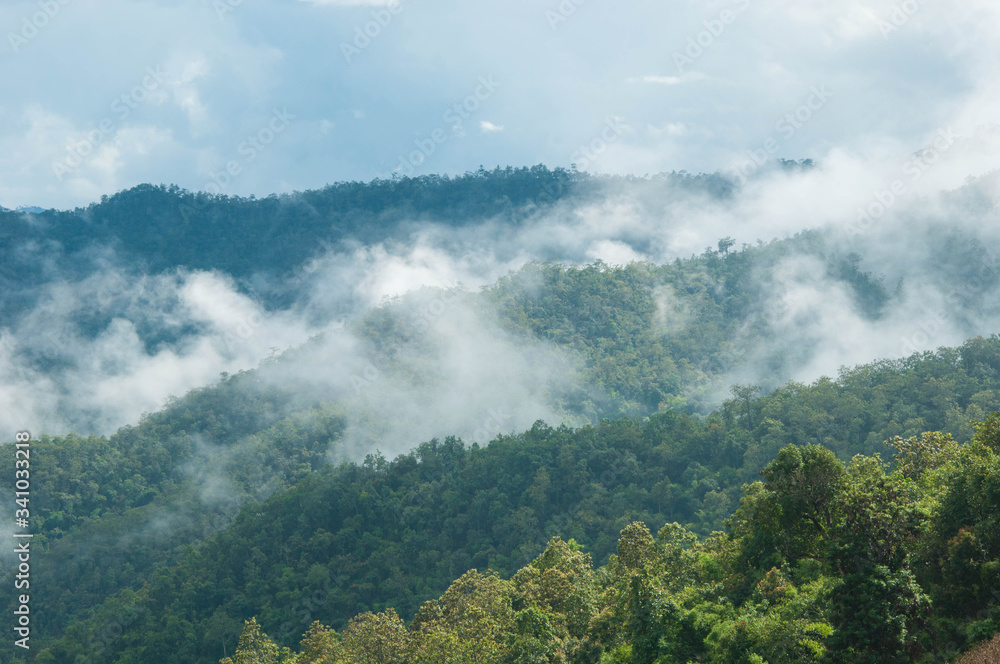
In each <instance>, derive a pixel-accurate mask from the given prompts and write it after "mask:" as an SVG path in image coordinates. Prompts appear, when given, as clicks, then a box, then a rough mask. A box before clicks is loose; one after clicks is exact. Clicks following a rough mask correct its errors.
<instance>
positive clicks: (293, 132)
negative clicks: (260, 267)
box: [0, 0, 1000, 207]
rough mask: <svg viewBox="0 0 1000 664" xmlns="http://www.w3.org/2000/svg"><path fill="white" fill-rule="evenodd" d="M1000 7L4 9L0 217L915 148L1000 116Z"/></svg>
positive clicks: (215, 2)
mask: <svg viewBox="0 0 1000 664" xmlns="http://www.w3.org/2000/svg"><path fill="white" fill-rule="evenodd" d="M994 4H995V3H991V2H986V1H985V0H970V1H967V2H961V3H944V2H941V1H940V0H937V1H935V0H924V2H919V1H918V0H905V2H904V1H899V2H896V1H891V0H870V1H867V2H860V1H856V0H828V1H824V2H819V1H812V0H810V1H802V0H718V1H704V2H702V1H693V0H672V1H668V2H652V1H646V0H618V1H616V2H609V1H607V0H603V1H602V0H562V2H560V1H559V0H502V1H501V0H481V1H478V2H458V1H455V0H401V2H392V3H391V2H385V1H372V2H367V1H365V0H357V1H338V0H242V1H241V0H148V1H144V2H138V1H126V0H36V1H34V2H29V1H25V2H7V3H5V4H4V5H3V6H2V7H0V26H2V27H3V33H4V34H3V39H2V42H0V59H2V67H0V80H2V82H3V90H4V93H3V95H2V96H0V205H3V206H6V207H15V206H19V205H41V206H45V207H72V206H75V205H85V204H87V203H88V202H91V201H93V200H96V199H99V198H100V196H101V195H104V194H111V193H114V192H115V191H118V190H121V189H124V188H127V187H130V186H133V185H135V184H138V183H142V182H154V183H176V184H178V185H180V186H182V187H185V188H188V189H192V190H195V189H208V190H210V191H220V192H223V193H226V194H239V195H249V194H255V195H258V196H262V195H267V194H269V193H272V192H283V191H292V190H296V189H297V190H302V189H307V188H315V187H320V186H322V185H324V184H326V183H329V182H333V181H338V180H355V179H359V180H367V179H371V178H374V177H378V176H387V175H389V174H391V173H392V172H393V171H398V172H404V173H407V174H411V173H412V174H423V173H451V174H454V173H461V172H464V171H467V170H474V169H476V168H478V167H479V165H484V166H486V167H487V168H491V167H493V166H496V165H515V166H518V165H531V164H536V163H545V164H547V165H549V166H553V167H554V166H565V167H568V166H569V165H570V164H572V163H576V164H577V165H578V166H579V167H580V168H581V169H584V170H589V171H597V172H616V173H637V174H643V173H653V172H658V171H669V170H688V171H715V170H725V169H729V168H731V167H732V166H733V165H734V164H735V163H737V162H739V161H740V160H742V161H744V162H745V160H746V159H747V155H748V154H752V153H757V154H761V151H762V150H764V151H765V152H766V156H767V158H775V157H785V158H804V157H810V158H814V159H830V158H835V157H836V156H837V155H849V156H850V157H851V158H854V159H860V160H864V159H867V158H869V157H870V158H881V157H884V156H885V155H886V154H899V155H906V154H909V153H912V152H913V151H915V150H917V149H919V148H921V147H922V146H924V145H926V144H928V142H930V141H932V140H933V137H934V135H935V134H936V133H937V132H938V131H939V130H940V129H942V128H943V127H952V128H953V130H954V131H955V132H957V133H958V134H959V135H962V136H974V135H976V132H977V131H980V130H982V128H983V127H989V126H990V125H991V124H992V123H994V122H995V120H996V118H997V117H998V116H997V113H996V111H997V110H998V109H997V103H996V102H997V99H996V92H995V91H994V90H995V89H996V87H997V86H996V85H995V83H996V73H997V67H996V64H997V63H996V55H995V53H994V51H995V49H994V48H992V47H993V45H995V44H996V43H998V41H997V37H998V36H1000V35H998V33H1000V30H998V29H997V27H998V21H997V19H998V14H1000V8H996V7H994V6H993V5H994ZM769 139H770V140H769ZM970 174H973V175H978V174H979V173H970Z"/></svg>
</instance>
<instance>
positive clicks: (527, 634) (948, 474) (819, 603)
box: [178, 415, 1000, 664]
mask: <svg viewBox="0 0 1000 664" xmlns="http://www.w3.org/2000/svg"><path fill="white" fill-rule="evenodd" d="M977 426H978V431H977V435H976V436H975V439H974V441H973V443H972V444H970V445H967V446H960V445H958V444H956V442H955V441H954V440H953V439H952V437H951V436H948V435H942V434H939V433H925V434H923V435H922V436H920V437H914V438H908V439H905V440H904V439H902V438H898V437H897V438H894V439H893V440H892V441H890V442H891V444H892V446H893V447H894V448H895V449H894V450H886V452H891V453H894V454H895V464H894V466H893V467H890V466H889V464H888V463H887V462H886V461H884V460H883V459H882V458H881V456H880V455H879V454H874V455H857V456H855V457H854V458H852V459H851V460H850V462H849V463H846V464H845V463H844V462H842V461H840V460H839V459H837V458H836V457H835V456H834V455H833V454H832V453H831V452H830V451H829V450H827V449H825V448H823V447H821V446H818V445H805V446H795V445H791V446H788V447H786V448H784V449H782V450H781V451H780V453H779V454H778V456H777V458H776V459H775V460H773V461H772V462H771V463H769V464H768V465H767V466H766V467H765V468H764V470H763V471H762V473H761V475H762V476H763V481H757V482H754V483H753V484H748V485H744V487H743V490H742V494H743V496H742V499H741V502H740V505H739V508H738V509H737V510H736V513H735V514H734V515H733V517H732V518H731V519H729V520H728V521H727V526H728V529H727V532H725V533H721V532H717V533H713V534H711V535H710V536H707V537H699V536H698V535H697V534H696V533H693V532H691V531H690V530H688V529H687V528H685V527H684V526H683V525H681V524H678V523H676V522H668V523H666V524H663V525H662V527H661V525H660V524H661V523H662V521H660V520H658V521H656V522H654V523H655V528H654V531H655V532H656V533H657V534H656V536H655V537H654V536H653V535H652V533H651V532H650V530H649V527H648V525H647V524H648V522H646V523H643V522H639V521H636V522H633V523H630V524H628V525H626V526H624V527H623V528H622V530H621V533H620V537H619V539H618V541H617V545H616V547H615V552H614V554H613V555H611V556H610V558H609V559H608V561H607V564H606V565H603V566H601V567H600V568H599V569H597V570H594V568H593V557H592V556H591V554H590V553H588V552H586V547H581V546H580V545H579V543H578V542H576V541H574V540H572V539H571V540H569V541H568V542H566V541H564V540H563V539H561V538H559V537H556V538H553V539H552V540H550V541H549V542H548V544H547V546H546V548H545V550H544V551H543V552H542V553H540V555H539V556H538V557H537V558H535V559H534V560H533V561H531V563H530V564H529V565H527V566H525V567H523V568H521V569H520V570H519V571H517V573H516V574H513V575H510V576H509V580H507V578H508V577H507V575H496V574H495V573H492V572H486V573H482V572H479V571H476V570H471V571H469V572H467V573H465V574H463V575H461V576H460V577H458V578H457V580H456V581H454V583H453V584H452V585H451V586H450V587H449V588H448V589H447V590H446V591H445V592H444V593H443V594H442V595H441V596H440V597H439V598H436V599H431V600H429V601H427V602H425V603H424V604H423V605H422V606H421V607H420V609H419V611H417V612H416V614H415V616H414V617H413V618H412V620H407V621H405V622H404V620H403V619H401V618H400V616H399V614H398V612H397V611H396V608H395V607H392V608H388V609H386V610H384V611H381V612H378V613H373V612H365V613H362V614H360V615H358V616H356V617H354V618H352V619H351V620H350V621H349V622H348V623H347V624H346V625H343V623H341V625H340V629H339V631H334V630H331V629H329V628H327V627H324V626H323V625H322V624H321V623H319V622H316V623H314V624H313V625H312V626H311V627H310V628H309V630H308V631H307V632H306V634H305V637H304V638H303V640H302V643H301V651H300V654H299V655H293V654H292V653H291V652H289V651H287V650H285V651H280V650H279V648H278V646H277V645H275V644H274V642H273V641H272V640H270V639H269V638H268V637H267V635H266V634H263V633H262V631H261V630H262V627H261V626H260V625H259V624H258V622H257V621H256V620H251V621H249V622H248V624H247V625H246V627H245V629H244V630H243V633H242V636H241V639H240V645H239V649H238V650H237V652H236V654H235V656H234V657H233V658H231V659H230V658H227V659H224V660H223V662H225V663H226V664H231V663H232V662H266V663H268V664H272V663H274V664H278V663H285V662H288V663H292V662H294V663H296V664H303V663H304V662H309V663H320V662H322V663H329V664H339V663H347V662H369V661H379V662H420V663H423V662H427V663H428V664H429V663H430V662H456V663H457V662H480V663H484V664H485V663H490V662H497V663H501V662H581V663H582V662H594V663H597V662H602V663H605V664H610V663H622V664H633V663H634V664H638V663H640V662H657V663H664V664H666V663H668V662H693V661H699V662H700V661H710V662H719V663H723V662H724V663H727V664H728V663H732V664H737V663H739V664H744V663H745V664H761V663H763V662H783V663H788V664H806V663H810V662H838V663H840V662H843V663H845V664H846V663H852V664H856V663H859V664H886V663H889V664H893V663H897V662H898V663H899V664H905V663H908V662H916V661H941V658H942V657H945V658H949V657H953V656H955V655H956V653H957V652H959V651H961V649H963V648H964V647H966V645H967V644H968V643H970V642H975V641H979V640H981V639H988V638H990V637H991V636H992V635H993V634H994V633H996V631H997V629H998V624H997V620H998V618H1000V606H998V597H1000V576H998V574H997V570H998V569H1000V531H998V529H997V523H996V519H995V517H994V515H993V513H994V512H995V506H996V501H997V500H998V499H1000V494H998V491H1000V417H998V416H996V415H994V416H992V417H991V418H990V419H989V420H988V421H986V422H983V423H980V424H978V425H977ZM887 456H889V455H887ZM630 516H632V514H629V513H628V512H626V513H625V518H626V519H627V518H629V517H630ZM407 618H408V616H407ZM264 620H265V622H266V620H267V619H266V618H265V619H264ZM407 623H408V624H407ZM274 624H276V623H274ZM992 645H993V651H994V652H995V650H996V642H995V641H994V643H993V644H992ZM987 652H988V650H987V649H983V651H982V653H983V654H982V655H980V656H987V657H988V655H986V653H987ZM974 657H976V655H975V654H973V655H970V656H969V661H992V660H989V659H981V660H976V659H973V658H974ZM178 661H180V660H178Z"/></svg>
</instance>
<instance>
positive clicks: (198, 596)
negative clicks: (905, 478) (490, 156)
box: [40, 338, 1000, 662]
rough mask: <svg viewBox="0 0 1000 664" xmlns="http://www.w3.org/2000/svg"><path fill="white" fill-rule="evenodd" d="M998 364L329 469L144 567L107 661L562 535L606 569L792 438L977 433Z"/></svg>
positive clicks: (968, 360)
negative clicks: (176, 554)
mask: <svg viewBox="0 0 1000 664" xmlns="http://www.w3.org/2000/svg"><path fill="white" fill-rule="evenodd" d="M998 365H1000V338H992V339H989V340H984V339H977V340H972V341H970V342H969V343H967V344H966V345H965V346H963V347H962V348H961V349H955V350H942V351H941V352H939V353H936V354H927V355H924V356H915V357H912V358H910V359H908V360H904V361H898V362H881V363H877V364H874V365H869V366H864V367H859V368H857V369H853V370H849V371H845V372H844V373H843V374H842V375H841V376H840V377H838V378H837V379H836V380H821V381H818V382H816V383H814V384H811V385H798V384H791V385H788V386H786V387H783V388H781V389H778V390H776V391H774V392H773V393H771V394H767V395H759V396H753V395H752V394H751V393H746V394H744V393H743V392H741V395H742V396H741V397H740V398H739V399H733V400H731V401H728V402H726V403H725V404H724V405H723V407H722V408H721V409H719V410H718V411H716V412H715V413H713V414H712V415H710V416H709V417H707V418H700V417H696V416H693V415H687V414H683V413H676V412H674V413H666V414H662V415H657V416H655V417H653V418H651V419H649V420H648V421H647V422H645V423H643V422H639V421H636V420H618V421H608V422H603V423H600V424H598V425H597V426H594V427H586V428H583V429H580V430H571V429H566V428H562V429H552V428H549V427H547V426H544V425H541V424H540V425H538V426H536V427H535V428H533V429H532V430H531V431H528V432H525V433H523V434H520V435H517V436H511V437H501V438H500V439H498V440H496V441H494V442H493V443H492V444H491V445H489V446H487V447H483V448H478V447H475V446H474V447H472V448H471V449H470V448H466V447H465V446H463V445H462V444H461V443H460V442H458V441H455V440H447V441H444V442H432V443H428V444H425V445H423V446H421V447H420V448H419V449H418V450H416V451H415V452H413V453H411V454H409V455H405V456H402V457H400V458H398V459H396V460H394V461H386V460H385V459H382V458H380V457H377V456H372V457H370V458H369V459H368V460H367V461H366V462H365V463H364V464H361V465H342V466H340V467H327V468H324V469H323V470H321V471H320V472H314V473H311V474H309V475H308V476H307V477H306V478H305V479H304V480H303V481H302V482H301V483H300V484H299V485H298V486H296V487H295V488H294V489H291V490H290V491H287V492H283V493H280V494H278V495H275V496H274V497H272V498H270V499H269V500H267V501H265V502H264V503H263V504H262V505H259V506H248V507H246V508H245V509H244V510H243V511H242V513H241V514H240V515H239V517H238V518H237V519H236V522H235V524H234V525H233V526H232V527H231V528H229V529H227V530H225V531H224V532H221V533H218V534H216V535H213V536H210V537H208V538H207V539H206V540H205V542H204V543H203V544H201V545H200V546H198V547H196V548H195V549H192V550H190V551H189V552H187V553H184V554H182V555H181V557H180V562H179V563H178V564H177V565H176V566H174V567H170V568H168V569H165V568H161V569H159V570H157V571H156V572H155V573H153V574H151V575H150V576H149V577H148V578H147V584H146V586H145V587H144V588H142V589H140V590H139V591H138V594H137V595H128V596H127V597H130V598H131V599H128V603H129V606H132V607H133V609H134V611H135V612H136V613H135V617H134V619H133V622H132V624H131V625H130V627H129V629H128V631H127V633H126V634H125V635H124V636H123V637H122V638H120V639H115V640H114V642H113V643H111V644H109V645H108V653H109V654H108V655H107V657H108V659H107V661H121V662H126V661H153V660H152V659H148V658H149V657H152V656H153V655H152V654H147V655H142V653H143V652H147V653H154V652H155V653H157V654H156V657H158V658H161V659H157V660H156V661H178V662H181V661H185V662H187V661H191V662H195V661H197V662H200V661H204V662H211V661H214V659H215V658H217V657H218V656H220V654H221V653H220V651H219V647H220V645H221V643H222V641H224V640H225V639H226V638H227V636H228V638H229V639H230V643H231V644H232V643H233V641H232V639H233V638H234V632H233V629H234V627H233V626H234V625H238V624H240V622H241V621H242V620H243V619H245V618H247V617H249V616H251V615H256V616H258V617H260V619H261V622H262V625H263V626H264V628H265V629H266V630H267V631H268V632H270V633H271V634H272V635H280V636H281V638H282V639H283V640H285V641H286V642H287V643H289V644H291V643H292V642H294V641H295V639H296V638H297V636H298V634H299V633H300V632H301V631H303V630H304V628H305V626H306V624H305V623H306V622H308V620H306V619H304V618H294V619H293V620H291V621H289V616H307V617H308V619H309V620H311V619H318V620H322V621H324V622H327V623H329V624H332V625H334V626H337V627H341V626H343V625H344V624H345V620H346V619H347V618H348V617H349V616H351V615H353V614H356V613H359V612H363V611H365V610H368V609H373V610H381V609H383V608H385V607H395V608H396V609H397V611H398V612H399V613H400V614H401V615H403V616H404V617H409V616H412V615H413V612H414V611H415V610H416V609H417V608H418V607H419V606H420V604H421V602H423V601H424V600H426V599H428V598H430V597H433V596H434V595H435V594H437V593H440V592H441V591H442V590H443V589H444V588H445V587H446V586H447V584H448V583H449V582H450V581H451V580H452V579H453V578H456V577H457V576H459V575H461V574H462V573H463V571H464V570H466V569H471V568H478V569H482V570H485V569H487V568H492V569H495V570H497V571H499V572H500V573H501V574H504V575H510V574H513V573H514V572H516V571H517V570H518V569H519V568H520V567H522V566H523V565H524V564H526V563H527V562H528V561H530V560H531V559H532V558H533V557H534V556H535V555H537V554H538V552H539V551H541V549H542V548H543V546H544V544H545V542H546V541H547V540H548V539H549V538H550V537H551V536H552V535H561V536H563V537H564V538H574V539H575V540H576V541H578V542H580V543H581V544H583V545H585V546H586V547H587V550H588V551H590V552H591V553H592V554H593V556H594V561H595V562H596V563H597V564H603V563H604V562H605V561H606V560H607V557H608V555H609V554H611V553H613V552H614V550H615V541H616V537H617V533H618V531H619V530H621V528H623V527H624V525H626V524H627V523H628V522H630V521H633V520H642V521H645V522H646V523H649V524H651V525H654V526H655V524H660V525H662V524H663V523H667V522H672V521H678V522H680V523H682V524H685V525H686V527H688V528H690V529H691V530H692V531H693V532H695V533H698V534H700V535H702V536H706V535H708V534H709V533H710V531H712V530H718V529H721V528H722V527H723V523H724V520H725V518H726V517H728V516H729V515H730V514H731V513H732V511H733V510H734V509H736V507H737V505H738V504H739V500H740V496H741V486H742V485H744V484H745V483H746V482H750V481H753V479H754V478H755V477H756V476H757V472H758V471H759V470H760V469H761V468H762V467H763V466H764V465H765V464H766V463H768V462H769V461H770V460H771V459H773V458H775V456H776V455H777V454H778V453H779V451H780V450H781V449H782V448H783V447H785V446H786V445H788V444H789V443H791V442H793V441H794V442H795V444H799V445H805V444H821V445H823V446H825V447H826V448H829V449H832V450H835V451H836V452H837V453H838V455H839V456H840V457H841V458H842V459H845V460H846V459H849V458H850V457H851V456H852V455H854V454H858V453H863V454H872V453H874V452H878V451H884V450H885V447H884V445H883V443H882V441H884V440H887V439H890V438H892V437H894V436H897V435H898V436H904V437H912V436H918V435H919V434H920V432H922V431H924V430H927V429H940V430H944V431H947V432H949V433H951V434H953V435H954V436H955V438H956V440H958V441H960V442H967V441H968V440H970V438H971V435H972V433H973V429H972V426H971V425H972V422H973V421H974V420H978V419H982V418H983V417H985V414H986V413H988V412H989V411H990V410H993V409H996V408H997V407H998V406H1000V383H998V381H997V378H998V374H997V373H996V371H995V367H997V366H998ZM275 442H277V441H275ZM656 527H658V526H656ZM122 601H124V599H123V600H122ZM116 602H117V600H116ZM115 606H116V603H115V602H112V603H110V604H105V605H104V607H103V608H101V609H99V610H98V612H97V614H95V617H93V618H91V619H89V620H86V621H84V622H80V623H77V624H75V625H74V626H71V627H70V630H69V632H68V633H67V634H68V635H67V637H66V638H65V639H63V640H62V641H61V642H60V643H59V644H58V645H53V646H52V649H51V650H50V651H49V655H46V656H45V657H49V659H44V658H43V659H41V660H40V661H56V662H64V661H65V662H70V661H74V659H73V658H74V657H75V656H76V654H78V653H82V652H84V651H85V649H86V647H85V646H84V645H81V644H86V643H88V642H90V640H91V639H92V638H94V635H95V634H97V633H99V632H100V630H101V629H103V625H104V624H105V623H106V622H107V621H108V620H112V619H113V616H114V615H115V612H116V611H121V609H120V608H119V609H116V608H114V607H115ZM303 607H306V609H305V610H303ZM133 609H130V611H131V610H133ZM209 625H213V626H214V627H211V628H209V627H208V626H209ZM149 644H155V647H153V648H152V649H149V650H147V648H148V646H149ZM230 647H231V645H230ZM163 652H171V653H176V655H175V659H171V660H163V659H162V657H163V655H162V653H163ZM110 653H113V655H112V654H110ZM135 658H138V659H135Z"/></svg>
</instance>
